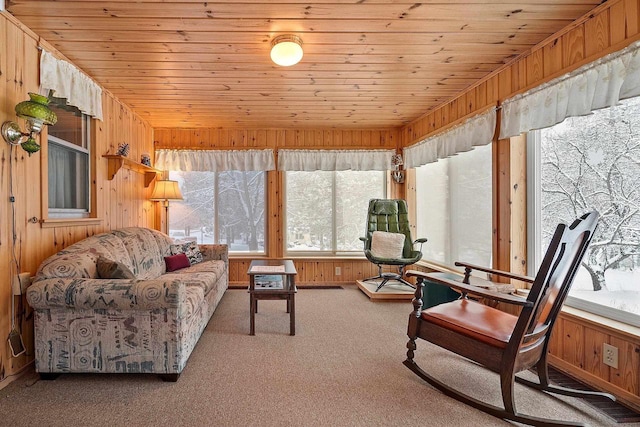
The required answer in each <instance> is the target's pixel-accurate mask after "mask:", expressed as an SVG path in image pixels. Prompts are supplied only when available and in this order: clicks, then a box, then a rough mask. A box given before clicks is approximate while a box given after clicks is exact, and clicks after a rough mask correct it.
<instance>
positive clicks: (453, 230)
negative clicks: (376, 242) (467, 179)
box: [412, 141, 496, 277]
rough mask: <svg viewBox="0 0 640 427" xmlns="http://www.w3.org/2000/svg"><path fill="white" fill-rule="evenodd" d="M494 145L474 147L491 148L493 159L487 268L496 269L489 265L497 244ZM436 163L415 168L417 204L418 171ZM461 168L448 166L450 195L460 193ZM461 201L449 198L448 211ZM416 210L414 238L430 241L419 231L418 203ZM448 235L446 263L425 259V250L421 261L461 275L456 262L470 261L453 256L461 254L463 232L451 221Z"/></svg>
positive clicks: (492, 259) (492, 261)
mask: <svg viewBox="0 0 640 427" xmlns="http://www.w3.org/2000/svg"><path fill="white" fill-rule="evenodd" d="M494 143H495V141H492V142H491V143H489V144H486V145H481V146H476V147H474V150H476V149H482V148H484V147H489V148H488V149H489V150H490V158H491V165H490V167H489V168H488V170H489V172H490V175H491V179H490V186H491V188H490V193H491V196H490V198H489V199H488V204H490V205H491V215H490V223H488V224H487V225H488V227H489V230H490V231H491V232H490V233H489V234H491V235H490V236H489V239H488V240H487V242H489V243H488V244H489V248H488V249H489V251H490V253H491V256H490V261H489V262H488V263H487V264H486V266H487V267H494V266H493V265H489V264H492V263H495V259H494V258H495V245H494V243H495V242H494V236H493V234H494V233H493V228H494V221H495V215H496V212H495V204H494V201H493V198H494V194H495V191H496V189H495V188H493V187H494V185H495V182H496V180H495V174H496V169H495V168H496V164H495V154H494V151H495V147H494ZM472 151H473V150H469V151H465V152H460V153H457V154H456V156H463V155H465V154H467V153H470V152H472ZM456 156H451V157H448V158H446V159H442V160H452V159H455V157H456ZM439 161H441V160H439ZM435 163H436V162H434V163H428V164H426V165H422V166H418V167H416V168H415V172H414V173H415V179H414V181H415V184H414V188H415V190H414V191H415V199H416V202H417V199H418V198H419V196H418V192H419V189H418V188H419V187H420V180H419V173H418V169H419V168H422V167H426V166H429V165H430V164H435ZM459 168H460V165H457V164H453V162H448V163H447V164H446V171H447V177H448V179H449V180H450V181H449V186H448V187H449V194H452V191H453V192H454V193H458V192H459V186H458V185H457V182H458V180H459V178H460V177H459V175H458V174H457V173H455V172H458V171H459ZM452 172H453V173H452ZM459 201H460V198H459V197H448V198H447V203H448V207H447V209H448V210H449V212H452V211H453V210H454V209H455V206H454V205H455V204H456V203H458V202H459ZM415 210H416V213H415V217H416V221H415V227H414V230H412V231H414V232H415V234H416V236H413V237H414V238H416V237H426V238H427V239H428V238H429V236H428V235H427V233H424V232H423V231H421V230H419V229H418V227H419V224H418V223H419V222H418V216H419V213H418V206H417V203H416V207H415ZM449 219H451V215H449ZM448 233H449V234H448V236H449V239H448V243H447V245H446V247H444V248H442V249H443V252H444V253H445V261H439V260H435V259H430V258H426V257H425V253H424V252H425V251H424V250H423V257H422V259H421V260H420V262H421V263H422V264H424V265H426V266H428V267H430V268H434V269H437V270H438V271H445V272H456V273H461V272H462V271H463V269H462V268H460V267H456V266H455V265H454V262H455V261H468V260H464V259H457V258H455V257H454V255H453V254H454V253H459V250H458V249H459V248H460V242H461V240H460V239H458V238H457V236H459V235H460V234H461V232H460V231H459V229H458V227H456V226H455V224H454V223H453V221H449V224H448ZM418 234H420V235H418ZM426 244H427V245H428V244H429V241H427V243H426ZM454 258H455V259H454ZM447 259H448V261H449V263H448V262H447ZM483 265H484V264H483ZM483 277H484V275H483Z"/></svg>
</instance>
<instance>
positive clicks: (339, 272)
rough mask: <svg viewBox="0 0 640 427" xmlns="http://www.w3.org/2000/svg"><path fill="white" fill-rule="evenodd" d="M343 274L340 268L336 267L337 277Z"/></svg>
mask: <svg viewBox="0 0 640 427" xmlns="http://www.w3.org/2000/svg"><path fill="white" fill-rule="evenodd" d="M341 274H342V269H341V268H340V267H336V276H340V275H341Z"/></svg>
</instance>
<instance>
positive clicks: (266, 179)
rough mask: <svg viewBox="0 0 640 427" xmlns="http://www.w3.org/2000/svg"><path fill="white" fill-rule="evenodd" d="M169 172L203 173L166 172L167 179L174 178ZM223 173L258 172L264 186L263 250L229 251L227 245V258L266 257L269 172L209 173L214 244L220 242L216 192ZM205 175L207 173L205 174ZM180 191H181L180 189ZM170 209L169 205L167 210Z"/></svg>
mask: <svg viewBox="0 0 640 427" xmlns="http://www.w3.org/2000/svg"><path fill="white" fill-rule="evenodd" d="M171 172H174V173H199V172H203V171H192V172H184V171H167V174H168V179H174V180H175V177H171ZM224 172H243V173H247V172H259V173H262V174H264V179H263V185H264V189H263V192H264V212H265V213H264V220H263V221H264V230H263V236H264V242H263V245H262V246H263V249H262V251H234V250H231V246H230V245H229V256H230V257H231V256H233V257H235V258H242V257H265V256H267V251H268V248H269V246H268V244H269V223H268V209H269V197H268V196H269V175H268V172H269V171H209V172H208V173H212V174H214V180H213V184H212V187H213V190H214V191H213V203H214V218H213V236H214V242H220V227H219V219H218V213H219V210H218V206H219V197H220V194H219V192H218V187H219V183H220V179H219V176H218V175H219V174H221V173H224ZM205 173H207V172H205ZM181 191H182V189H181ZM170 209H171V204H170V205H169V210H170ZM171 229H172V228H171V212H170V211H169V218H168V220H167V234H169V230H171ZM213 244H225V243H213Z"/></svg>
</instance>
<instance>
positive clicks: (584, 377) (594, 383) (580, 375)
mask: <svg viewBox="0 0 640 427" xmlns="http://www.w3.org/2000/svg"><path fill="white" fill-rule="evenodd" d="M549 364H550V365H551V366H553V367H554V368H556V369H558V370H559V371H561V372H564V373H566V374H567V375H569V376H571V377H573V378H575V379H577V380H579V381H582V382H583V383H585V384H587V385H589V386H591V387H593V388H594V389H596V390H599V391H605V392H607V393H611V394H613V395H614V396H615V397H616V399H618V400H619V401H620V403H622V404H624V405H626V406H628V407H629V408H631V409H633V410H634V411H637V412H639V413H640V397H638V396H636V395H634V394H632V393H630V392H628V391H626V390H624V389H621V388H619V387H616V386H614V385H613V384H611V383H609V382H607V381H604V380H603V379H601V378H598V377H596V376H595V375H593V374H590V373H589V372H587V371H584V370H582V369H580V368H577V367H576V366H574V365H572V364H570V363H568V362H566V361H564V360H562V359H560V358H558V357H557V356H554V355H553V354H550V355H549Z"/></svg>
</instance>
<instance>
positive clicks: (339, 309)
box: [0, 286, 637, 427]
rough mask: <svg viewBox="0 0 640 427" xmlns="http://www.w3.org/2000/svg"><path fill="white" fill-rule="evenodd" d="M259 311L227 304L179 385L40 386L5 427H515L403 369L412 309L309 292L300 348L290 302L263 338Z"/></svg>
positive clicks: (596, 419) (15, 390) (429, 349)
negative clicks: (252, 327) (253, 314)
mask: <svg viewBox="0 0 640 427" xmlns="http://www.w3.org/2000/svg"><path fill="white" fill-rule="evenodd" d="M248 299H249V297H248V295H247V293H246V291H243V290H230V291H228V292H227V293H226V294H225V296H224V298H223V299H222V301H221V303H220V306H219V307H218V309H217V311H216V313H215V314H214V316H213V318H212V320H211V322H210V323H209V325H208V327H207V329H206V330H205V332H204V334H203V336H202V338H201V339H200V342H199V343H198V346H197V347H196V349H195V351H194V352H193V354H192V355H191V359H190V360H189V363H188V365H187V367H186V369H185V370H184V372H183V373H182V376H181V378H180V380H179V381H178V382H177V383H163V382H162V381H160V380H159V379H158V378H157V377H156V376H154V375H106V374H105V375H93V374H67V375H62V376H60V377H59V378H58V379H56V380H55V381H38V380H37V376H35V375H30V376H27V377H26V378H23V379H20V380H18V381H16V382H14V383H12V384H10V385H9V386H8V387H6V388H5V389H3V390H0V425H2V426H34V425H35V426H405V427H406V426H411V425H420V426H493V425H496V426H499V425H509V424H508V423H506V422H504V421H502V420H498V419H496V418H493V417H491V416H489V415H486V414H484V413H482V412H479V411H477V410H475V409H472V408H469V407H467V406H465V405H463V404H461V403H458V402H457V401H455V400H453V399H450V398H448V397H446V396H444V395H442V394H441V393H439V392H438V391H436V390H434V389H432V388H430V387H429V386H427V385H425V384H424V383H423V382H422V381H421V380H420V379H419V378H418V377H416V376H415V375H414V374H413V373H412V372H411V371H409V370H408V369H407V368H405V367H404V366H403V365H402V361H403V360H404V358H405V351H406V349H405V345H406V341H407V339H406V332H405V331H406V322H407V318H408V315H409V313H410V312H411V303H409V302H391V303H373V302H371V301H369V299H368V298H367V296H366V295H364V294H363V293H362V292H360V291H359V290H358V289H357V288H356V287H355V286H353V287H348V288H346V289H331V290H322V289H302V290H300V291H299V292H298V294H297V297H296V306H297V310H296V315H297V324H296V333H297V335H296V336H289V335H288V330H289V321H288V315H287V314H286V313H285V304H284V302H282V301H260V306H259V309H260V312H259V313H258V315H257V318H256V322H257V323H256V336H249V335H248V332H249V313H248V309H249V307H248V306H249V301H248ZM416 360H417V361H418V362H419V363H421V365H422V366H423V367H424V368H425V369H427V370H429V371H430V372H433V373H434V374H437V375H438V376H439V377H447V378H448V379H449V381H450V383H452V384H454V385H456V386H458V387H460V388H464V389H467V390H472V391H473V394H474V395H475V396H476V397H481V398H484V399H488V400H490V401H492V402H493V403H495V404H498V403H499V402H500V391H499V383H498V378H497V376H496V375H495V374H492V373H490V372H487V371H485V370H483V369H480V368H478V367H477V366H475V365H473V364H471V363H468V362H466V363H464V364H462V365H461V364H460V363H459V362H460V360H459V359H458V358H457V357H455V356H453V355H451V354H449V353H447V352H445V351H442V350H438V349H437V348H435V347H433V346H428V345H426V344H422V343H421V344H419V347H418V351H417V357H416ZM461 366H462V367H461ZM517 402H518V403H519V405H520V406H519V407H520V410H521V411H522V412H525V413H531V414H537V415H545V416H551V417H561V418H564V419H571V420H582V421H585V422H588V423H589V424H590V425H594V426H598V425H613V424H612V423H611V422H610V421H608V420H607V419H606V418H605V417H604V416H602V415H599V414H598V413H596V412H595V411H594V410H593V409H591V408H590V407H589V406H587V405H586V404H584V403H582V402H581V401H579V400H576V399H573V398H555V397H549V396H547V395H545V394H543V393H540V392H535V391H531V390H529V389H527V388H525V387H522V386H518V387H517ZM636 425H637V424H636ZM626 426H631V424H626Z"/></svg>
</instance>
